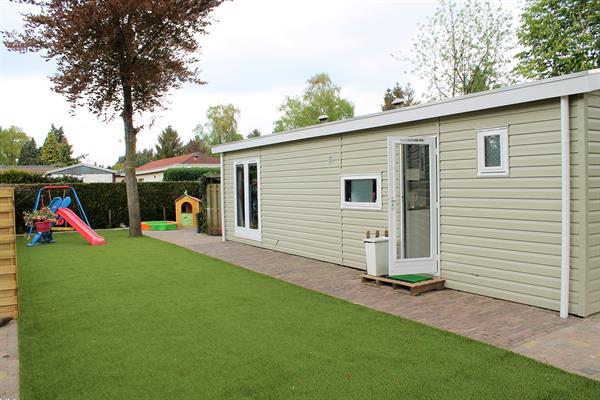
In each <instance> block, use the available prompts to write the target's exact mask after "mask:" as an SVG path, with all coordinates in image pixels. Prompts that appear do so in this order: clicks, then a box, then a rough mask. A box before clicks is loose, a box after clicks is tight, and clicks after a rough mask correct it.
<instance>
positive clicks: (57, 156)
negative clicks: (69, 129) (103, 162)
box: [40, 124, 82, 166]
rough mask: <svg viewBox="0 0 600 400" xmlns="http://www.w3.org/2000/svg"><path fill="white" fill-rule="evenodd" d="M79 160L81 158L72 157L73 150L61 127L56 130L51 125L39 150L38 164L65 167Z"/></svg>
mask: <svg viewBox="0 0 600 400" xmlns="http://www.w3.org/2000/svg"><path fill="white" fill-rule="evenodd" d="M81 158H82V156H80V157H73V148H72V146H71V145H70V144H69V142H68V140H67V137H66V135H65V132H64V130H63V128H62V126H61V127H59V128H57V127H56V126H54V124H52V125H51V127H50V131H48V134H47V135H46V139H45V140H44V144H43V145H42V147H41V149H40V162H41V163H43V164H46V165H58V166H65V165H71V164H75V163H77V162H79V160H80V159H81Z"/></svg>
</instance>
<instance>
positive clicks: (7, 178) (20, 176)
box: [0, 169, 81, 184]
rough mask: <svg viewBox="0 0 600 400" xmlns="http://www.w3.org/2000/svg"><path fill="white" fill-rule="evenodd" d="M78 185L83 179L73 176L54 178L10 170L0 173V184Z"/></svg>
mask: <svg viewBox="0 0 600 400" xmlns="http://www.w3.org/2000/svg"><path fill="white" fill-rule="evenodd" d="M60 182H64V183H78V182H81V179H78V178H74V177H72V176H62V177H52V176H43V175H40V174H33V173H31V172H27V171H19V170H15V169H9V170H8V171H0V183H7V184H21V183H60Z"/></svg>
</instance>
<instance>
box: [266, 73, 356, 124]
mask: <svg viewBox="0 0 600 400" xmlns="http://www.w3.org/2000/svg"><path fill="white" fill-rule="evenodd" d="M306 83H307V86H306V89H304V93H303V94H302V95H301V96H295V97H286V99H285V101H284V102H283V104H282V105H281V106H280V107H279V112H281V113H282V114H283V115H282V116H281V117H280V118H279V119H278V120H277V121H275V132H283V131H286V130H290V129H295V128H301V127H304V126H310V125H315V124H318V123H319V117H320V116H321V115H327V116H328V117H329V118H328V121H337V120H340V119H344V118H351V117H353V116H354V105H353V104H352V103H351V102H350V101H349V100H347V99H344V98H342V97H341V96H340V91H341V88H340V87H339V86H337V85H335V84H334V83H333V81H332V80H331V78H330V77H329V75H327V74H325V73H321V74H316V75H314V76H313V77H311V78H310V79H308V80H307V81H306Z"/></svg>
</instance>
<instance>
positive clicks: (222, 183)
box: [219, 153, 225, 242]
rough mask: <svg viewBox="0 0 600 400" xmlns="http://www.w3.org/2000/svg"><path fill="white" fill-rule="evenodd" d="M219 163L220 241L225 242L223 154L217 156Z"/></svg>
mask: <svg viewBox="0 0 600 400" xmlns="http://www.w3.org/2000/svg"><path fill="white" fill-rule="evenodd" d="M219 155H220V156H221V157H220V160H221V161H220V162H221V183H220V184H219V189H220V190H221V202H220V203H221V240H222V241H223V242H224V241H225V198H224V196H223V192H224V189H223V185H224V184H225V179H224V178H225V171H223V165H224V164H223V153H221V154H219Z"/></svg>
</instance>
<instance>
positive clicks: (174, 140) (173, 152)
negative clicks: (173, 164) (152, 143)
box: [156, 125, 183, 160]
mask: <svg viewBox="0 0 600 400" xmlns="http://www.w3.org/2000/svg"><path fill="white" fill-rule="evenodd" d="M182 150H183V143H181V138H180V137H179V133H177V131H176V130H175V129H173V128H172V127H171V125H169V126H167V127H166V128H165V129H163V131H162V132H161V133H160V135H158V144H157V145H156V159H157V160H160V159H163V158H169V157H175V156H180V155H181V154H182Z"/></svg>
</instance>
